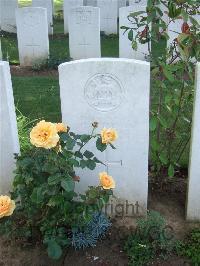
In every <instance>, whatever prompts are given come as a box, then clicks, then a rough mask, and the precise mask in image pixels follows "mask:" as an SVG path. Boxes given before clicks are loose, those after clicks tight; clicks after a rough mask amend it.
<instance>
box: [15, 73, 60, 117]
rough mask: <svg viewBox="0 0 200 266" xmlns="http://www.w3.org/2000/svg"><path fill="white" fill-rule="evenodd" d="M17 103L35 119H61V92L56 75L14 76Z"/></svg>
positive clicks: (18, 106)
mask: <svg viewBox="0 0 200 266" xmlns="http://www.w3.org/2000/svg"><path fill="white" fill-rule="evenodd" d="M12 82H13V91H14V99H15V105H16V106H17V108H18V109H19V110H20V112H22V114H23V115H25V116H27V117H29V118H30V119H31V120H33V119H46V120H48V121H52V122H57V121H61V111H60V110H61V109H60V92H59V84H58V79H57V78H55V77H49V76H48V77H15V76H13V77H12Z"/></svg>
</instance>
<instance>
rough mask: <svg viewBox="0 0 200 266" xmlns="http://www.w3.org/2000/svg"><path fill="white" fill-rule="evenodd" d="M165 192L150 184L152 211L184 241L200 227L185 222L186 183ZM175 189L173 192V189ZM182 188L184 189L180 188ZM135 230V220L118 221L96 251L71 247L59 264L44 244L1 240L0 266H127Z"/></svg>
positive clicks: (180, 265) (178, 263) (157, 264)
mask: <svg viewBox="0 0 200 266" xmlns="http://www.w3.org/2000/svg"><path fill="white" fill-rule="evenodd" d="M176 182H177V183H179V186H177V190H176V189H175V188H176V185H175V184H174V183H172V184H171V185H168V186H166V187H165V189H164V190H162V191H159V190H157V191H154V189H155V186H151V185H150V196H149V203H148V208H149V209H150V210H156V211H159V212H160V213H161V214H162V215H163V216H164V217H165V218H166V220H167V223H168V225H170V226H171V227H172V228H173V230H174V234H175V237H176V238H178V239H183V238H184V237H185V235H186V233H187V232H188V231H190V230H191V228H193V227H195V226H199V224H194V223H189V222H187V221H186V220H185V196H186V193H185V191H186V189H185V183H186V182H185V180H184V179H182V178H181V179H180V180H176ZM172 188H173V189H172ZM180 188H182V189H180ZM134 228H135V220H134V219H133V218H124V219H120V220H114V221H113V226H112V228H111V230H110V231H109V232H108V234H107V235H106V237H105V239H102V240H100V241H99V242H98V245H97V246H96V247H95V248H90V249H86V250H81V251H75V250H74V249H72V248H70V249H67V250H66V253H65V254H64V255H63V257H62V258H61V259H60V260H59V261H56V262H54V261H52V260H50V259H49V258H48V256H47V254H46V251H45V249H44V248H43V247H41V246H40V245H36V246H34V247H33V246H28V247H27V246H25V247H22V246H20V245H19V244H18V243H14V242H13V243H11V242H10V241H8V240H5V239H3V238H1V239H0V266H27V265H30V266H54V265H55V266H61V265H66V266H87V265H88V266H92V265H94V266H95V265H96V266H126V265H128V258H127V256H126V254H125V253H124V252H123V243H124V240H125V239H126V238H127V236H128V235H129V234H130V233H131V231H132V230H134ZM151 265H153V266H184V265H185V266H186V265H191V264H190V263H189V262H188V261H187V260H186V259H184V258H179V257H177V256H171V257H170V259H169V260H167V261H161V260H156V261H154V262H153V263H152V264H151Z"/></svg>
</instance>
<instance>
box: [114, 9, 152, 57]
mask: <svg viewBox="0 0 200 266" xmlns="http://www.w3.org/2000/svg"><path fill="white" fill-rule="evenodd" d="M145 10H146V7H145V6H139V5H135V6H127V7H122V8H120V10H119V57H121V58H134V59H139V60H147V58H148V55H149V47H148V43H145V44H140V43H138V47H137V50H133V48H132V42H131V41H130V40H129V39H128V32H125V30H124V29H121V26H127V27H131V28H132V27H134V24H133V23H132V21H133V22H135V21H134V20H133V19H128V16H129V15H130V14H131V13H133V12H137V11H145ZM141 16H142V15H141ZM142 30H144V27H143V28H141V29H140V31H142ZM124 32H125V33H124ZM136 34H137V30H135V31H134V32H133V35H134V36H135V35H136Z"/></svg>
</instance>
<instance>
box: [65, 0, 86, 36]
mask: <svg viewBox="0 0 200 266" xmlns="http://www.w3.org/2000/svg"><path fill="white" fill-rule="evenodd" d="M77 6H83V0H64V3H63V10H64V33H65V34H66V33H68V32H69V26H68V17H69V13H70V9H71V8H72V7H77Z"/></svg>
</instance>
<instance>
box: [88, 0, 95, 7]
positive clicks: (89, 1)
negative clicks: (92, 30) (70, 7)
mask: <svg viewBox="0 0 200 266" xmlns="http://www.w3.org/2000/svg"><path fill="white" fill-rule="evenodd" d="M86 6H97V0H86Z"/></svg>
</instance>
